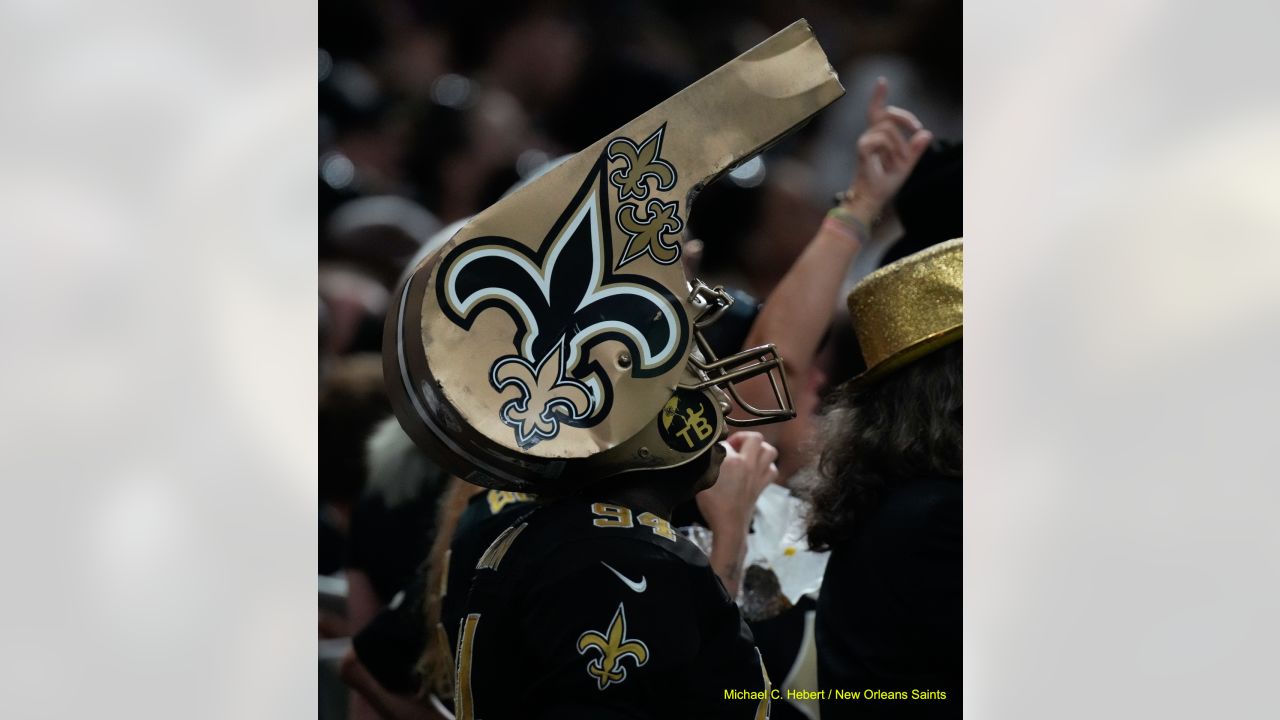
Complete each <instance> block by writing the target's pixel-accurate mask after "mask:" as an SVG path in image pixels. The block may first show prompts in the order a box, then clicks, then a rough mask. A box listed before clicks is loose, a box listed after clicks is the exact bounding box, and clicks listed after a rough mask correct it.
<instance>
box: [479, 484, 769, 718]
mask: <svg viewBox="0 0 1280 720" xmlns="http://www.w3.org/2000/svg"><path fill="white" fill-rule="evenodd" d="M459 628H460V629H459V641H458V645H457V653H456V662H457V672H456V676H455V692H454V701H455V709H456V710H457V717H458V720H470V719H471V718H483V719H484V720H503V719H504V718H522V719H523V718H543V717H545V718H593V719H600V720H608V719H609V718H624V717H625V718H657V717H661V718H744V719H745V718H766V717H768V708H769V690H770V685H769V680H768V677H767V676H766V674H765V672H764V666H763V663H762V662H761V659H760V653H759V651H757V650H756V648H755V645H754V642H753V639H752V636H751V631H750V630H749V629H748V628H747V626H746V623H744V622H743V620H742V617H741V615H740V614H739V612H738V608H737V606H736V605H735V604H734V603H733V600H732V599H731V598H730V597H729V595H728V593H727V592H725V589H724V586H723V585H721V584H720V581H719V579H718V578H717V577H716V576H715V573H714V572H713V571H712V570H711V567H710V565H709V563H708V559H707V556H706V555H705V554H703V553H702V551H701V550H699V549H698V548H697V546H695V545H694V544H693V543H692V542H690V541H689V540H687V539H686V538H684V537H682V536H681V535H679V534H678V533H676V532H675V530H674V529H673V528H672V527H671V525H670V524H669V523H668V522H667V521H665V520H663V519H662V518H659V517H657V516H655V515H653V514H651V513H637V512H633V511H632V510H630V509H629V508H626V507H622V506H620V505H616V504H609V503H601V502H595V503H593V502H590V501H588V500H582V499H576V498H575V499H566V500H562V501H559V502H556V503H554V504H551V505H548V506H545V507H541V508H538V509H536V510H533V511H531V513H530V514H528V515H527V516H525V517H522V518H521V519H520V520H518V521H517V522H516V523H515V524H514V525H512V526H511V527H510V528H508V529H507V530H505V531H504V532H503V533H502V534H501V535H499V536H498V538H497V539H496V540H495V541H494V542H493V544H492V545H490V546H489V548H488V549H487V550H486V551H485V553H484V554H483V555H482V556H481V557H480V559H479V561H478V563H477V569H476V572H475V576H474V579H473V584H472V588H471V593H470V595H469V597H468V600H467V604H466V612H465V615H464V616H463V618H462V620H461V621H460V623H459Z"/></svg>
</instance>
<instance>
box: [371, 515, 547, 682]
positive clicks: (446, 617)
mask: <svg viewBox="0 0 1280 720" xmlns="http://www.w3.org/2000/svg"><path fill="white" fill-rule="evenodd" d="M533 499H534V498H533V496H532V495H526V494H524V493H517V492H503V491H500V490H489V491H486V492H482V493H479V494H478V495H475V496H474V497H472V498H471V499H470V500H469V501H468V502H467V507H466V508H465V509H464V510H463V512H462V515H461V516H459V518H458V524H457V526H456V528H455V529H454V534H453V539H452V541H451V543H450V549H449V555H448V557H449V558H450V561H449V562H448V565H447V567H445V568H444V571H443V572H442V573H441V577H442V578H444V586H443V587H441V588H439V589H438V590H437V592H439V593H440V594H441V595H443V598H442V600H441V608H440V617H441V624H440V627H439V628H433V629H432V630H433V632H436V633H438V639H437V642H441V643H444V647H446V648H448V649H449V651H450V653H451V652H452V648H453V647H454V643H456V641H457V639H458V638H457V635H456V634H455V633H456V632H457V627H458V618H459V617H460V616H461V613H462V607H463V603H464V601H465V600H466V596H467V590H468V588H470V586H471V573H472V572H473V571H474V569H475V566H476V561H477V560H478V559H479V558H480V554H481V553H483V552H484V550H485V548H487V547H489V543H491V542H493V539H494V538H495V537H497V536H498V533H501V532H502V531H503V530H504V529H505V528H506V527H507V526H508V525H510V524H511V522H512V521H513V520H515V519H516V518H518V517H520V515H522V514H523V513H525V512H528V510H529V508H530V507H532V505H531V503H532V502H533ZM426 585H427V577H426V568H425V567H424V568H419V571H418V573H417V575H415V577H414V579H413V581H412V582H411V583H410V584H409V586H408V587H406V588H405V589H404V593H403V595H401V596H400V597H397V598H395V599H393V601H392V602H391V603H389V604H388V605H387V606H385V607H383V608H382V609H381V610H380V611H379V612H378V614H377V615H376V616H375V617H374V618H373V620H372V621H370V623H369V624H368V625H366V626H365V627H364V628H363V629H362V630H361V631H360V632H359V633H357V634H356V636H355V637H354V638H352V640H351V644H352V647H353V648H354V649H355V652H356V656H357V657H358V658H359V659H360V662H361V663H362V664H364V666H365V667H366V668H367V669H368V670H369V673H370V674H371V675H373V677H374V679H376V680H377V681H378V683H379V684H381V685H382V687H384V688H386V689H387V690H389V691H391V692H393V693H397V694H401V695H411V694H413V693H415V692H417V690H418V688H419V686H420V684H421V679H420V678H419V677H418V675H417V665H418V659H419V658H421V657H422V652H423V649H424V647H425V646H426V643H427V632H428V628H426V627H425V625H424V622H423V619H424V618H423V612H422V609H423V606H424V605H425V603H426V596H427V590H428V589H427V586H426ZM450 588H454V589H455V590H454V592H452V593H450V592H448V590H449V589H450Z"/></svg>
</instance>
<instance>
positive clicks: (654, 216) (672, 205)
mask: <svg viewBox="0 0 1280 720" xmlns="http://www.w3.org/2000/svg"><path fill="white" fill-rule="evenodd" d="M637 207H639V206H638V205H632V204H630V203H628V204H626V205H623V206H622V207H620V208H618V227H620V228H622V231H623V232H625V233H626V234H627V247H626V248H624V249H623V251H622V259H621V260H619V261H618V267H622V266H623V265H626V264H627V263H629V262H631V261H632V260H635V259H636V258H638V257H640V256H641V255H644V254H645V253H649V255H650V256H651V257H653V259H654V261H656V262H658V263H660V264H662V265H670V264H671V263H673V262H675V261H676V260H678V259H679V258H680V245H679V240H678V239H676V238H675V237H671V236H674V235H675V234H676V233H678V232H680V231H681V230H683V229H684V221H683V220H681V219H680V216H679V215H678V214H677V213H676V209H677V208H678V207H679V203H678V202H676V201H674V200H673V201H671V202H669V203H664V202H662V201H660V200H650V201H649V207H648V211H649V214H648V216H646V217H644V218H638V217H636V208H637Z"/></svg>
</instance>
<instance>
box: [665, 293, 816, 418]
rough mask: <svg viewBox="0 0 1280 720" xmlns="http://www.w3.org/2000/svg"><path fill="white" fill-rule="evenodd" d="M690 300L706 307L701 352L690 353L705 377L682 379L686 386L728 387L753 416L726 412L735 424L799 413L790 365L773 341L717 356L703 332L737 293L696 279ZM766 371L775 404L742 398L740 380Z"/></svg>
mask: <svg viewBox="0 0 1280 720" xmlns="http://www.w3.org/2000/svg"><path fill="white" fill-rule="evenodd" d="M689 303H690V304H691V305H694V306H695V307H699V306H700V307H702V308H703V309H702V312H701V313H699V314H698V316H697V318H696V319H695V320H694V323H693V325H694V333H693V336H694V340H695V342H697V345H698V352H695V353H693V354H691V355H690V356H689V364H690V365H691V366H692V367H693V369H694V372H695V374H696V375H697V376H698V377H699V378H701V380H700V381H699V382H696V383H693V384H687V383H681V384H680V387H681V388H684V389H686V390H706V389H708V388H712V387H716V388H720V389H721V390H724V391H725V392H726V393H728V394H729V397H731V398H732V399H733V403H734V404H735V405H737V406H738V408H740V409H741V410H742V411H743V412H745V413H746V414H747V415H749V416H750V417H746V418H735V417H730V416H729V415H728V414H726V415H725V418H724V420H725V422H726V423H728V424H729V425H733V426H735V427H750V426H753V425H767V424H769V423H775V422H783V421H785V420H790V419H791V418H793V417H795V416H796V411H795V407H794V405H793V404H792V402H791V390H790V388H789V387H788V386H787V373H786V367H785V366H784V365H783V360H782V358H780V357H778V350H777V347H775V346H774V345H773V344H767V345H761V346H759V347H754V348H749V349H746V350H743V351H741V352H737V353H734V354H732V355H729V356H727V357H724V358H718V357H716V354H715V352H714V351H712V349H711V344H710V343H708V342H707V339H706V338H705V337H703V336H702V330H703V329H704V328H706V327H709V326H710V325H711V324H712V323H714V322H715V321H716V320H719V319H720V317H721V316H723V315H724V313H725V311H727V310H728V309H729V308H730V307H731V306H732V305H733V296H732V295H730V294H729V293H728V292H726V291H725V289H724V288H723V287H719V286H717V287H714V288H713V287H710V286H708V285H707V284H706V283H704V282H702V281H701V280H694V281H693V287H692V289H691V291H690V293H689ZM757 375H764V376H766V377H768V378H769V387H770V389H771V391H772V392H773V398H774V401H775V406H774V407H773V408H760V407H756V406H755V405H752V404H751V403H749V402H747V401H745V400H743V399H742V395H741V394H740V393H739V392H738V389H737V387H736V385H737V383H739V382H742V381H744V380H747V379H749V378H753V377H756V376H757Z"/></svg>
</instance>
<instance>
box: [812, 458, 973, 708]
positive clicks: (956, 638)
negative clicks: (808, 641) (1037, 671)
mask: <svg viewBox="0 0 1280 720" xmlns="http://www.w3.org/2000/svg"><path fill="white" fill-rule="evenodd" d="M962 506H963V489H962V487H961V485H960V482H959V481H957V480H952V479H948V478H921V479H912V480H905V481H901V482H897V483H893V484H890V485H889V486H888V488H887V489H886V490H885V492H884V497H883V498H882V499H881V500H880V503H879V505H878V506H877V507H876V508H875V510H874V511H873V512H872V513H870V514H869V515H868V517H867V519H866V521H865V522H864V524H863V525H862V526H861V527H860V528H859V529H858V530H857V531H856V532H855V534H854V536H853V537H852V538H850V539H849V540H847V541H845V542H843V543H840V544H839V545H837V546H836V547H835V548H833V549H832V551H831V559H830V561H829V562H828V563H827V571H826V575H825V576H824V578H823V581H822V593H821V594H820V595H819V596H818V616H817V627H816V632H815V635H816V639H817V645H818V683H819V686H820V687H821V688H823V689H824V690H827V691H829V694H828V697H827V698H826V699H825V700H824V701H823V702H822V717H823V719H824V720H840V719H841V718H958V717H960V716H961V696H960V691H961V687H960V685H961V681H962V670H961V665H962V659H961V648H962V626H963V623H962V618H961V608H962V599H963V592H962V591H963V571H962V560H963V551H962V547H963V537H964V536H963V531H962V529H963V518H962ZM836 690H843V691H847V692H848V691H859V692H863V693H867V692H870V691H872V690H876V691H879V693H878V694H876V695H875V696H871V699H867V698H861V699H860V700H859V701H851V700H848V699H845V700H837V699H836V698H835V697H834V695H835V691H836Z"/></svg>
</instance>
